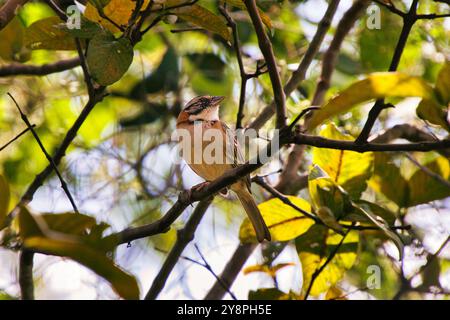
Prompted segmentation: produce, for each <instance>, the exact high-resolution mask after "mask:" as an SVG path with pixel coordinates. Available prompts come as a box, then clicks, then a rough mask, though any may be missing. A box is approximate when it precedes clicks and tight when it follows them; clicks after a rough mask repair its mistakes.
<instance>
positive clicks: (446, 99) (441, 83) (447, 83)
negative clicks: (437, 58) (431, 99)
mask: <svg viewBox="0 0 450 320" xmlns="http://www.w3.org/2000/svg"><path fill="white" fill-rule="evenodd" d="M436 91H437V94H438V96H439V99H440V100H441V103H442V104H443V105H444V106H447V105H448V104H449V103H450V61H446V62H445V64H444V66H443V67H442V69H441V71H439V74H438V77H437V80H436Z"/></svg>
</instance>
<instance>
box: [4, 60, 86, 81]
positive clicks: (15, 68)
mask: <svg viewBox="0 0 450 320" xmlns="http://www.w3.org/2000/svg"><path fill="white" fill-rule="evenodd" d="M79 65H80V59H79V58H73V59H67V60H61V61H58V62H55V63H48V64H43V65H41V66H35V65H28V64H21V63H13V64H10V65H6V66H1V67H0V77H9V76H19V75H26V76H46V75H49V74H52V73H56V72H61V71H66V70H69V69H73V68H75V67H77V66H79Z"/></svg>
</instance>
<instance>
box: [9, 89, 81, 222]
mask: <svg viewBox="0 0 450 320" xmlns="http://www.w3.org/2000/svg"><path fill="white" fill-rule="evenodd" d="M7 94H8V96H9V97H10V98H11V100H12V101H13V102H14V104H15V105H16V107H17V110H19V113H20V117H21V118H22V120H23V122H25V124H26V125H27V127H28V129H30V131H31V133H32V134H33V137H34V138H35V139H36V142H37V143H38V145H39V147H40V148H41V150H42V152H43V153H44V155H45V157H46V158H47V160H48V162H49V163H50V165H51V166H52V168H53V170H55V173H56V175H57V176H58V179H59V181H60V182H61V188H62V189H63V190H64V192H65V193H66V196H67V198H68V199H69V201H70V204H71V205H72V207H73V210H74V211H75V212H76V213H79V212H78V208H77V205H76V204H75V201H74V200H73V197H72V194H71V193H70V191H69V188H68V186H67V183H66V181H64V178H63V177H62V175H61V173H60V172H59V169H58V166H57V165H56V163H55V162H54V161H53V158H52V157H51V156H50V154H49V153H48V152H47V150H46V149H45V147H44V145H43V144H42V141H41V139H40V138H39V136H38V134H37V133H36V131H35V130H34V128H33V126H32V125H31V123H30V121H29V120H28V118H27V116H26V115H25V114H24V113H23V112H22V109H20V107H19V104H18V103H17V101H16V99H14V97H13V96H12V94H10V93H9V92H8V93H7Z"/></svg>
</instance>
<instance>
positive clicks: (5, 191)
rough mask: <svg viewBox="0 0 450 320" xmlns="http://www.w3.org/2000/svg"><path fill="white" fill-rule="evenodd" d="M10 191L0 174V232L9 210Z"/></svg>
mask: <svg viewBox="0 0 450 320" xmlns="http://www.w3.org/2000/svg"><path fill="white" fill-rule="evenodd" d="M9 200H10V191H9V184H8V181H6V179H5V178H4V177H3V176H2V175H1V174H0V230H1V229H2V228H3V224H4V222H5V219H6V216H7V214H8V209H9Z"/></svg>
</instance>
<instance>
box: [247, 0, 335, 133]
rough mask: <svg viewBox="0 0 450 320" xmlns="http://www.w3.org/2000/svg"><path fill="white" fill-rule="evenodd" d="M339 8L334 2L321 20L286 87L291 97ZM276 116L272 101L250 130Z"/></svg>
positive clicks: (333, 0) (333, 1)
mask: <svg viewBox="0 0 450 320" xmlns="http://www.w3.org/2000/svg"><path fill="white" fill-rule="evenodd" d="M338 6H339V0H332V1H330V4H329V5H328V8H327V11H326V12H325V14H324V16H323V18H322V20H320V22H319V25H318V26H317V30H316V33H315V34H314V37H313V39H312V40H311V43H310V44H309V46H308V49H307V50H306V53H305V55H304V56H303V58H302V60H301V62H300V64H299V66H298V68H297V69H296V70H295V71H294V72H293V73H292V76H291V77H290V79H289V80H288V82H287V83H286V85H285V86H284V93H285V94H286V96H289V95H290V94H291V93H292V92H293V91H294V90H295V89H296V88H297V87H298V86H299V84H300V83H301V82H302V81H303V80H304V79H305V76H306V71H307V70H308V68H309V66H310V65H311V62H312V61H313V59H314V57H315V56H316V54H317V52H318V51H319V49H320V46H321V44H322V42H323V40H324V38H325V35H326V34H327V32H328V30H329V29H330V26H331V21H332V19H333V17H334V14H335V13H336V10H337V7H338ZM274 114H275V102H274V101H272V102H271V103H270V104H269V105H268V106H266V107H265V108H264V109H263V110H262V111H261V112H260V113H259V115H258V116H257V117H256V119H255V120H254V121H253V122H252V123H251V124H250V126H249V127H250V128H253V129H260V128H261V127H262V126H263V125H264V124H265V123H266V122H267V121H269V119H270V118H271V117H272V116H273V115H274Z"/></svg>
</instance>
